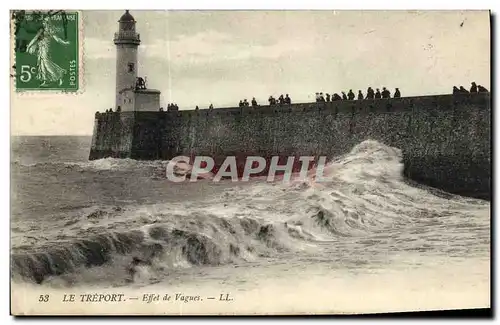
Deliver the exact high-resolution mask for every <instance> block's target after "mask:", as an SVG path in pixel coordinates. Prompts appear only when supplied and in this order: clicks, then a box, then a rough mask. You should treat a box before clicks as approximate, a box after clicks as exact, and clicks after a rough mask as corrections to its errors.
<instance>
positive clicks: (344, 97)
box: [342, 92, 347, 100]
mask: <svg viewBox="0 0 500 325" xmlns="http://www.w3.org/2000/svg"><path fill="white" fill-rule="evenodd" d="M342 99H343V100H347V95H346V94H345V92H342Z"/></svg>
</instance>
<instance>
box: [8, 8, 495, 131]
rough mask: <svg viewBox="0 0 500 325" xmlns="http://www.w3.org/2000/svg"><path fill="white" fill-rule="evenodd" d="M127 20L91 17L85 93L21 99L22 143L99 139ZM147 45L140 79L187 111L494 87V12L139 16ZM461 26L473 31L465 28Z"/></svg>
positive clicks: (15, 125)
mask: <svg viewBox="0 0 500 325" xmlns="http://www.w3.org/2000/svg"><path fill="white" fill-rule="evenodd" d="M123 12H124V11H102V10H100V11H83V13H82V17H83V18H82V19H83V24H82V25H83V31H82V34H83V42H82V44H83V49H82V51H83V62H82V64H83V66H82V68H81V69H82V71H83V86H82V90H81V91H80V92H79V93H77V94H61V93H56V94H54V93H51V94H40V93H17V92H15V89H14V88H13V87H14V86H13V83H11V87H12V88H11V134H12V135H91V134H92V130H93V125H94V113H95V112H96V111H105V110H106V109H109V108H111V107H113V105H114V100H115V95H114V91H115V65H116V63H115V58H116V49H115V45H114V44H113V35H114V33H115V32H116V31H117V30H118V22H117V21H118V19H119V18H120V16H121V15H122V14H123ZM131 14H132V15H133V16H134V18H135V20H136V21H137V25H136V30H137V32H138V33H140V35H141V41H142V43H141V45H140V47H139V58H138V60H139V63H138V72H139V76H146V77H147V81H148V85H147V86H148V88H153V89H158V90H160V91H161V92H162V96H161V105H162V106H164V107H166V106H167V103H170V102H175V103H176V104H177V105H178V106H179V107H180V109H181V110H182V109H193V108H194V107H195V106H196V105H198V106H199V107H200V108H207V107H208V105H209V104H210V103H212V104H213V105H214V107H216V108H217V107H228V106H237V105H238V102H239V100H241V99H245V98H246V99H248V100H249V101H250V100H251V98H252V97H255V98H256V99H257V101H258V102H259V103H262V104H265V103H266V101H267V98H268V97H269V96H270V95H273V96H275V97H278V96H279V95H280V94H289V95H290V97H291V98H292V102H313V101H314V100H315V99H314V97H315V92H324V93H334V92H338V93H340V91H346V92H347V91H348V90H349V89H353V91H354V92H355V93H357V90H359V89H361V90H362V91H363V93H366V89H367V87H368V86H371V87H373V88H382V87H384V86H385V87H387V88H389V89H390V90H391V91H392V92H393V91H394V88H395V87H398V88H399V89H400V90H401V93H402V95H403V96H421V95H432V94H448V93H451V89H452V87H453V86H454V85H463V86H465V87H466V88H469V87H470V83H471V81H475V82H476V83H478V84H480V85H483V86H485V87H486V88H488V89H490V18H489V12H487V11H446V12H445V11H331V10H328V11H131ZM462 23H463V24H462Z"/></svg>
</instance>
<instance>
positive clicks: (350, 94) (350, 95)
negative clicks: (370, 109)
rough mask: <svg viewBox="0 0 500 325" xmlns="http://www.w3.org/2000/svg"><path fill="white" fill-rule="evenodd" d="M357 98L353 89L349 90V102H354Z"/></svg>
mask: <svg viewBox="0 0 500 325" xmlns="http://www.w3.org/2000/svg"><path fill="white" fill-rule="evenodd" d="M355 97H356V96H355V95H354V93H353V92H352V89H349V92H348V93H347V98H348V99H349V100H354V98H355Z"/></svg>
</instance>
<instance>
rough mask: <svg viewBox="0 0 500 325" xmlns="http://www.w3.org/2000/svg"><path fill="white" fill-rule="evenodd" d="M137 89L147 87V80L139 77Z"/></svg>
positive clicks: (136, 83)
mask: <svg viewBox="0 0 500 325" xmlns="http://www.w3.org/2000/svg"><path fill="white" fill-rule="evenodd" d="M135 89H146V81H145V80H144V78H142V77H137V80H136V82H135Z"/></svg>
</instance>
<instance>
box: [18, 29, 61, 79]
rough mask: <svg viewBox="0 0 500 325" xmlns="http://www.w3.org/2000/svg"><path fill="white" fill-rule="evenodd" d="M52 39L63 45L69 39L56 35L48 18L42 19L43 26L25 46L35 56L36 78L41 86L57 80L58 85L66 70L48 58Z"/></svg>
mask: <svg viewBox="0 0 500 325" xmlns="http://www.w3.org/2000/svg"><path fill="white" fill-rule="evenodd" d="M52 40H55V41H56V42H58V43H60V44H63V45H69V41H65V40H63V39H61V38H59V37H58V36H57V35H56V31H55V29H54V28H53V27H52V26H51V24H50V22H49V20H48V19H44V20H43V27H42V28H40V30H39V31H38V33H37V34H36V35H35V37H34V38H33V39H32V40H31V42H30V43H29V44H28V47H27V50H28V53H30V54H33V55H36V57H37V66H36V67H37V75H36V78H37V79H38V80H40V81H41V82H42V83H41V85H40V86H42V87H43V86H46V85H47V84H48V83H52V82H56V81H57V82H59V85H62V83H63V77H64V75H65V74H66V70H65V69H63V68H61V67H60V66H58V65H57V64H56V63H55V62H54V61H52V60H51V58H50V53H49V51H50V44H51V41H52Z"/></svg>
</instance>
